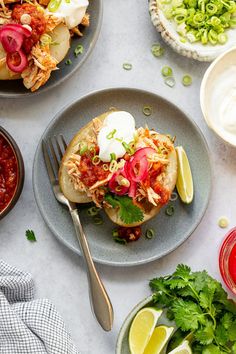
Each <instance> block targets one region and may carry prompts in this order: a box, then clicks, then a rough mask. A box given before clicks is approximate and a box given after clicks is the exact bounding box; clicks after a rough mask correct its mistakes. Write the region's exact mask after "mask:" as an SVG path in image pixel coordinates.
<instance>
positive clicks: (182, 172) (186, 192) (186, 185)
mask: <svg viewBox="0 0 236 354" xmlns="http://www.w3.org/2000/svg"><path fill="white" fill-rule="evenodd" d="M176 153H177V160H178V176H177V183H176V188H177V191H178V193H179V196H180V198H181V200H182V201H183V202H184V203H187V204H189V203H191V201H192V200H193V178H192V173H191V168H190V165H189V161H188V157H187V155H186V152H185V151H184V149H183V147H182V146H177V147H176Z"/></svg>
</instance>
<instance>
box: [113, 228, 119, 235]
mask: <svg viewBox="0 0 236 354" xmlns="http://www.w3.org/2000/svg"><path fill="white" fill-rule="evenodd" d="M112 236H113V237H117V236H119V232H118V230H117V229H114V230H112Z"/></svg>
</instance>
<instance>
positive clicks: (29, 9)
mask: <svg viewBox="0 0 236 354" xmlns="http://www.w3.org/2000/svg"><path fill="white" fill-rule="evenodd" d="M24 14H28V15H30V16H31V22H30V27H31V28H32V32H31V36H30V37H29V38H25V40H24V43H23V48H24V50H25V52H26V53H30V51H31V49H32V47H33V46H34V44H36V43H37V42H38V41H39V38H40V37H41V35H42V34H43V33H44V32H45V30H46V20H45V17H44V14H43V13H42V12H41V11H40V10H38V9H37V7H36V6H34V5H31V4H27V3H26V4H22V5H20V4H17V5H15V7H14V9H13V11H12V19H13V20H15V21H17V22H18V23H21V21H20V19H21V16H22V15H24Z"/></svg>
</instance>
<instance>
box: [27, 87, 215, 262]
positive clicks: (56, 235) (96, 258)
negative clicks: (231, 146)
mask: <svg viewBox="0 0 236 354" xmlns="http://www.w3.org/2000/svg"><path fill="white" fill-rule="evenodd" d="M123 90H126V91H133V92H134V91H136V92H139V93H143V94H149V95H153V96H155V97H159V98H160V99H162V100H163V101H164V102H165V103H166V104H168V105H171V106H172V107H173V108H175V109H177V110H179V111H181V112H182V113H183V114H184V115H185V117H186V119H187V120H188V121H189V123H190V124H191V125H192V126H193V128H194V129H195V130H197V132H198V134H199V135H200V136H201V139H202V142H203V144H204V146H205V149H206V152H207V158H208V161H209V169H210V181H212V160H211V155H210V150H209V147H208V144H207V141H206V139H205V137H204V135H203V133H202V131H201V129H200V128H199V127H198V125H197V123H196V122H195V121H194V120H192V119H191V118H190V116H189V115H188V114H187V113H186V112H185V111H184V110H183V109H182V108H179V107H178V106H176V105H175V104H174V103H172V102H171V101H169V100H167V99H166V98H165V97H163V96H161V95H159V94H156V93H155V92H152V91H148V90H144V89H140V88H136V87H125V86H123V87H111V88H105V89H101V90H94V91H92V92H90V93H88V94H85V95H83V96H81V97H80V98H79V99H76V100H73V101H72V102H70V103H69V104H67V105H66V106H64V107H63V108H62V109H61V110H60V111H59V112H58V113H57V114H56V115H55V117H54V118H53V119H52V120H51V121H50V123H49V124H48V126H47V127H46V129H45V130H44V132H43V134H42V136H41V138H40V140H39V143H38V146H37V148H36V151H35V155H34V161H33V169H32V184H33V192H34V197H35V201H36V204H37V206H38V209H39V211H40V213H41V216H42V218H43V220H44V222H45V223H46V225H47V226H48V228H49V230H50V231H51V232H52V234H53V235H54V236H55V237H56V238H57V239H58V240H59V241H60V242H61V243H62V244H63V245H65V246H66V247H68V248H69V249H70V250H71V251H73V252H74V253H76V254H78V255H81V253H80V251H79V250H78V249H76V248H75V247H73V246H71V245H70V244H69V243H68V242H67V241H65V240H64V239H63V238H62V237H61V236H60V235H59V234H56V233H55V232H54V229H53V226H52V224H51V222H50V221H49V220H48V219H47V218H46V217H45V215H44V211H43V208H42V207H41V205H40V202H39V201H38V197H37V191H36V184H35V175H34V170H35V165H36V160H37V156H38V153H39V150H40V149H41V144H42V139H43V138H44V136H45V135H46V134H47V132H48V130H49V129H51V127H52V126H53V125H54V124H55V123H56V121H57V120H59V119H60V116H61V115H62V114H64V113H65V112H66V111H67V110H68V109H70V108H72V107H74V106H76V105H77V104H79V102H81V101H83V100H86V99H89V98H90V97H92V96H95V95H99V94H105V93H106V92H111V91H123ZM211 191H212V182H210V188H209V193H208V197H207V201H206V205H205V208H204V209H203V212H202V215H201V217H200V218H199V219H197V221H195V222H194V223H193V228H192V231H190V232H188V233H187V234H186V236H185V238H184V239H181V240H180V241H179V242H178V243H177V244H175V246H174V247H172V248H170V249H169V251H166V252H165V253H163V254H162V256H153V257H150V258H148V259H143V260H140V261H131V262H127V261H126V262H122V263H121V262H115V261H106V260H103V259H100V258H98V257H94V256H93V260H94V261H95V262H96V263H100V264H104V265H109V266H116V267H123V266H126V267H131V266H137V265H142V264H146V263H150V262H153V261H155V260H157V259H160V258H163V257H165V256H166V255H168V254H170V253H172V252H173V251H175V250H176V249H177V248H178V247H180V246H181V245H182V244H183V243H184V242H185V241H186V240H187V239H188V238H189V237H190V236H191V235H192V234H193V232H194V231H195V230H196V228H197V226H198V225H199V224H200V223H201V221H202V219H203V217H204V215H205V213H206V210H207V207H208V205H209V201H210V196H211Z"/></svg>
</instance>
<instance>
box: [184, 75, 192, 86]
mask: <svg viewBox="0 0 236 354" xmlns="http://www.w3.org/2000/svg"><path fill="white" fill-rule="evenodd" d="M192 82H193V80H192V77H191V76H190V75H184V76H183V78H182V84H183V85H184V86H190V85H192Z"/></svg>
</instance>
